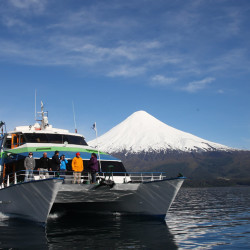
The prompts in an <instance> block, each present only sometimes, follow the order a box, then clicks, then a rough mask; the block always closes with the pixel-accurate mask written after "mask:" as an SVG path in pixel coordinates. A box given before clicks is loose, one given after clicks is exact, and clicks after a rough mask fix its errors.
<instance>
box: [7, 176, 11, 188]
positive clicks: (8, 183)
mask: <svg viewBox="0 0 250 250" xmlns="http://www.w3.org/2000/svg"><path fill="white" fill-rule="evenodd" d="M9 185H10V175H9V174H8V177H7V187H8V186H9Z"/></svg>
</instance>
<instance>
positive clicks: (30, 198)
mask: <svg viewBox="0 0 250 250" xmlns="http://www.w3.org/2000/svg"><path fill="white" fill-rule="evenodd" d="M61 184H62V180H61V179H55V178H50V179H44V180H39V181H30V182H22V183H18V184H15V185H12V186H9V187H5V188H2V189H0V212H1V213H4V214H7V215H9V216H10V217H18V218H22V219H27V220H31V221H35V222H39V223H46V221H47V217H48V215H49V212H50V210H51V207H52V205H53V203H54V201H55V198H56V195H57V192H58V190H59V188H60V186H61Z"/></svg>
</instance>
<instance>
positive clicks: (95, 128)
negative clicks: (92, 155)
mask: <svg viewBox="0 0 250 250" xmlns="http://www.w3.org/2000/svg"><path fill="white" fill-rule="evenodd" d="M92 129H94V130H95V136H96V144H97V152H98V158H99V165H100V170H101V172H102V164H101V157H100V151H99V144H98V136H97V127H96V122H95V123H94V124H93V126H92Z"/></svg>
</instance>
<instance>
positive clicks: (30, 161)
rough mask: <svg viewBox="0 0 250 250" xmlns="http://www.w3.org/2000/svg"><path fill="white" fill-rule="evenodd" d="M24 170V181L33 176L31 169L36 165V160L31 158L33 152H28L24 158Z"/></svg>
mask: <svg viewBox="0 0 250 250" xmlns="http://www.w3.org/2000/svg"><path fill="white" fill-rule="evenodd" d="M24 167H25V169H26V171H25V181H29V180H31V179H33V178H34V176H33V170H34V168H35V167H36V161H35V159H34V158H33V153H32V152H29V156H27V157H26V158H25V160H24Z"/></svg>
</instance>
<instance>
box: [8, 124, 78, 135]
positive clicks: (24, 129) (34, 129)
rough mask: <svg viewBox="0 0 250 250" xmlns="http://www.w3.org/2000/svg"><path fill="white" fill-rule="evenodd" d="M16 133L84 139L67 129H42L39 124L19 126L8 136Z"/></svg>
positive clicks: (49, 127) (48, 127)
mask: <svg viewBox="0 0 250 250" xmlns="http://www.w3.org/2000/svg"><path fill="white" fill-rule="evenodd" d="M14 133H37V134H65V135H74V136H80V137H83V135H81V134H77V133H70V132H69V131H68V130H67V129H60V128H53V127H52V125H47V126H46V127H45V128H43V129H41V128H40V124H38V123H35V124H34V125H30V126H18V127H16V128H15V129H14V131H9V132H8V134H14Z"/></svg>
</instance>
